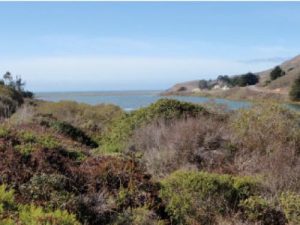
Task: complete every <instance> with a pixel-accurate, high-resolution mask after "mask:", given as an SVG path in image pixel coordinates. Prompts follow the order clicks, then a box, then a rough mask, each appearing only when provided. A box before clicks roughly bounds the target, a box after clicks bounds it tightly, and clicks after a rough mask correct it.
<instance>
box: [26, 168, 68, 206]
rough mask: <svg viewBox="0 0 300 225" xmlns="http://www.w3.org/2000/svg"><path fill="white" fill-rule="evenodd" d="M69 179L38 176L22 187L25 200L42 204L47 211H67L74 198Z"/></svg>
mask: <svg viewBox="0 0 300 225" xmlns="http://www.w3.org/2000/svg"><path fill="white" fill-rule="evenodd" d="M68 186H69V181H68V178H67V177H66V176H64V175H60V174H45V173H41V174H36V175H34V176H33V177H32V178H31V179H30V180H29V181H28V182H27V183H25V184H23V185H21V187H20V192H21V194H22V195H23V197H24V198H26V199H28V200H31V201H38V202H41V203H42V204H43V205H44V207H46V208H47V209H55V208H60V209H65V208H66V206H67V205H68V202H69V201H70V199H71V198H72V197H73V196H72V194H71V193H69V192H68V191H67V190H68V189H69V187H68Z"/></svg>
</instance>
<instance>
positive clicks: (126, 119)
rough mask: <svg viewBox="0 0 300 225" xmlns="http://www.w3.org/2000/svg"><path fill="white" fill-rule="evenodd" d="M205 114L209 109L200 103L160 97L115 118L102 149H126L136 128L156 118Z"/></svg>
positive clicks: (168, 119)
mask: <svg viewBox="0 0 300 225" xmlns="http://www.w3.org/2000/svg"><path fill="white" fill-rule="evenodd" d="M203 114H207V111H206V110H205V109H204V108H203V107H202V106H200V105H196V104H192V103H187V102H180V101H178V100H173V99H160V100H158V101H157V102H156V103H153V104H151V105H150V106H148V107H145V108H141V109H138V110H136V111H133V112H131V113H128V114H125V115H124V116H123V117H121V118H119V119H117V120H115V121H114V122H113V123H112V125H111V126H110V128H109V130H108V131H107V132H106V133H105V134H104V137H103V138H102V141H101V147H100V150H101V151H104V152H120V151H122V150H124V149H125V147H126V145H127V142H128V141H129V138H130V137H131V136H132V135H133V133H134V130H135V129H137V128H139V127H141V126H142V125H146V124H148V123H150V122H153V121H155V120H159V119H161V120H165V121H170V120H172V119H180V118H188V117H197V116H199V115H203Z"/></svg>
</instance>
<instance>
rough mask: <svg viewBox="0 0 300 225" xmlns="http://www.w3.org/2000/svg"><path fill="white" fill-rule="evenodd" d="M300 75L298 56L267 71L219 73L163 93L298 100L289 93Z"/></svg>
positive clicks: (248, 98) (299, 57)
mask: <svg viewBox="0 0 300 225" xmlns="http://www.w3.org/2000/svg"><path fill="white" fill-rule="evenodd" d="M220 72H221V71H220ZM299 77H300V56H296V57H294V58H292V59H290V60H288V61H286V62H284V63H282V64H280V65H277V66H275V67H274V68H271V69H269V70H266V71H263V72H257V73H251V72H249V73H246V74H242V75H233V76H228V75H219V76H218V77H217V79H215V80H195V81H190V82H184V83H178V84H175V85H174V86H173V87H171V88H170V89H168V90H166V91H165V92H163V93H162V94H163V95H201V96H212V97H219V98H230V99H246V100H266V99H267V100H276V101H281V102H282V101H300V98H295V97H294V95H290V94H289V93H290V92H291V90H292V88H293V86H294V84H295V82H297V79H299Z"/></svg>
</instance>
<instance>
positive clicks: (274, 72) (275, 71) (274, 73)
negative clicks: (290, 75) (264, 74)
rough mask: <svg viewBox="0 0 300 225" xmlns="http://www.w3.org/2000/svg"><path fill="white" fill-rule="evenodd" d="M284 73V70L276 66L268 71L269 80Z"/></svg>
mask: <svg viewBox="0 0 300 225" xmlns="http://www.w3.org/2000/svg"><path fill="white" fill-rule="evenodd" d="M284 75H285V72H284V71H283V70H282V69H281V67H280V66H276V67H275V68H274V69H273V70H272V71H271V73H270V78H271V80H276V79H277V78H279V77H282V76H284Z"/></svg>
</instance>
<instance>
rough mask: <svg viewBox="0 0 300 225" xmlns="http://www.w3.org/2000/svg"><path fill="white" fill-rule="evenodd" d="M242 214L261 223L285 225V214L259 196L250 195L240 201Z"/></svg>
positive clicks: (264, 224)
mask: <svg viewBox="0 0 300 225" xmlns="http://www.w3.org/2000/svg"><path fill="white" fill-rule="evenodd" d="M240 207H241V208H242V210H243V216H244V217H246V218H247V219H248V220H250V221H252V222H257V221H260V223H261V224H263V225H285V224H286V223H287V221H286V218H285V215H284V213H283V212H281V211H280V210H277V209H276V207H275V206H274V205H273V204H271V203H270V202H268V201H267V200H265V199H264V198H262V197H260V196H251V197H249V198H247V199H245V200H243V201H242V202H241V203H240Z"/></svg>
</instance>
